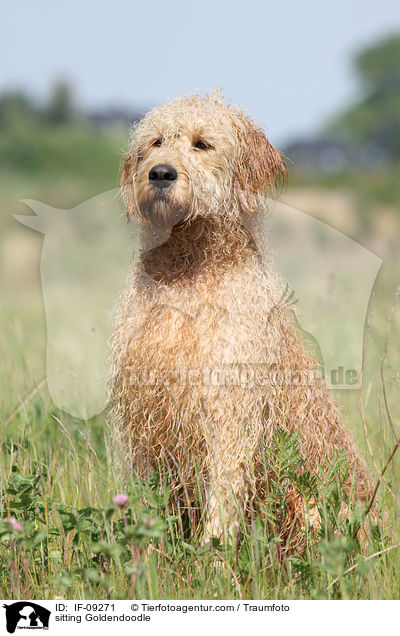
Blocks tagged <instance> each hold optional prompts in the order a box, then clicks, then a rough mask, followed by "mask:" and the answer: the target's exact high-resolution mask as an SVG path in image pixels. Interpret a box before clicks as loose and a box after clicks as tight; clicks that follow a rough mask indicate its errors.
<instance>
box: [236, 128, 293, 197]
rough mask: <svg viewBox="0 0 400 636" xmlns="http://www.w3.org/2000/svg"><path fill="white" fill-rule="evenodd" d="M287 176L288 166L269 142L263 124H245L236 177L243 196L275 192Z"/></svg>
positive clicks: (241, 136)
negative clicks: (257, 125) (261, 127)
mask: <svg viewBox="0 0 400 636" xmlns="http://www.w3.org/2000/svg"><path fill="white" fill-rule="evenodd" d="M286 178H287V173H286V166H285V162H284V160H283V156H282V155H281V153H280V152H279V151H278V150H277V149H276V148H274V146H272V144H270V143H269V141H268V139H267V138H266V136H265V135H264V133H263V131H262V130H261V129H260V128H257V127H256V126H254V125H249V126H246V129H245V130H244V131H243V130H242V131H241V134H240V137H239V153H238V159H237V179H238V184H239V188H240V190H241V191H242V193H243V195H244V197H245V198H252V197H257V196H260V195H262V194H265V193H270V194H271V195H273V194H275V193H276V192H277V190H279V188H280V187H281V186H282V184H283V183H284V182H285V181H286ZM246 195H247V197H246ZM245 207H248V206H245ZM250 207H251V206H250Z"/></svg>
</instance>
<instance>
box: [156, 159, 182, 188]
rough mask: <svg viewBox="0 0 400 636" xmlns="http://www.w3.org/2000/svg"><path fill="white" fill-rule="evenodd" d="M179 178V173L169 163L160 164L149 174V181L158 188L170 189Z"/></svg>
mask: <svg viewBox="0 0 400 636" xmlns="http://www.w3.org/2000/svg"><path fill="white" fill-rule="evenodd" d="M177 177H178V173H177V171H176V170H175V168H173V167H172V166H169V165H168V164H167V163H158V164H157V165H156V166H153V167H152V169H151V170H150V172H149V181H150V183H151V184H152V185H153V186H155V187H156V188H168V186H170V185H171V184H172V183H173V182H174V181H175V180H176V179H177Z"/></svg>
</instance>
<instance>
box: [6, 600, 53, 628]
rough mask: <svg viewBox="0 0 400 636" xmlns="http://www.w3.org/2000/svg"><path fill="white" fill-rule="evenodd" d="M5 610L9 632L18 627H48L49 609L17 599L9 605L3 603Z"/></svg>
mask: <svg viewBox="0 0 400 636" xmlns="http://www.w3.org/2000/svg"><path fill="white" fill-rule="evenodd" d="M3 607H4V608H5V610H6V628H7V631H8V633H9V634H13V633H14V632H15V630H16V629H17V628H18V629H21V628H22V629H48V628H49V619H50V614H51V612H50V610H48V609H46V608H45V607H42V606H41V605H37V603H32V602H31V601H18V602H17V603H12V604H11V605H3Z"/></svg>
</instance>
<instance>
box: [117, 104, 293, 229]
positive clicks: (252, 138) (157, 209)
mask: <svg viewBox="0 0 400 636" xmlns="http://www.w3.org/2000/svg"><path fill="white" fill-rule="evenodd" d="M284 173H285V167H284V163H283V160H282V157H281V155H280V154H279V153H278V151H277V150H276V149H275V148H273V146H271V144H270V143H269V142H268V140H267V139H266V137H265V135H264V133H263V132H262V131H261V130H260V129H259V128H257V127H256V126H255V125H254V124H253V122H252V121H251V120H250V119H249V118H248V117H247V116H246V115H244V114H243V113H242V112H241V111H240V110H238V109H232V108H229V107H227V106H226V105H225V104H223V102H222V101H221V100H220V99H219V98H218V97H199V96H193V97H186V98H185V97H184V98H181V99H179V100H174V101H172V102H169V103H167V104H165V105H164V106H161V107H159V108H155V109H154V110H152V111H151V112H150V113H148V115H147V116H146V117H145V118H144V119H143V120H142V121H141V122H140V123H139V124H138V125H137V126H136V127H135V128H134V130H133V134H132V143H131V148H130V150H129V152H128V153H127V155H126V156H125V158H124V169H123V174H122V179H121V184H122V186H123V194H124V196H125V200H126V203H127V213H128V215H132V214H133V213H134V211H135V210H137V212H138V213H139V215H140V216H141V217H142V218H143V219H144V220H145V221H149V222H151V223H152V224H153V225H154V226H156V227H158V228H160V229H169V228H172V227H173V226H176V225H179V224H183V223H189V222H190V220H191V219H193V218H195V217H196V216H205V217H210V216H215V215H229V217H230V218H233V217H238V216H239V215H240V214H241V213H252V212H255V211H256V209H257V206H258V201H259V198H260V197H261V196H263V195H264V194H265V193H266V192H267V191H268V190H270V191H271V190H273V189H274V187H275V185H276V183H277V181H278V180H279V178H280V177H281V176H282V175H284Z"/></svg>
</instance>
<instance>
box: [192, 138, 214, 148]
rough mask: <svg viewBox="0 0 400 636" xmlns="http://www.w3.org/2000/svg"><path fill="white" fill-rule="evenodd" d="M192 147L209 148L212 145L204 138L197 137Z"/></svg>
mask: <svg viewBox="0 0 400 636" xmlns="http://www.w3.org/2000/svg"><path fill="white" fill-rule="evenodd" d="M193 148H197V149H198V150H211V148H212V146H211V145H210V144H208V143H207V142H206V141H204V139H197V140H196V141H194V142H193Z"/></svg>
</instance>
